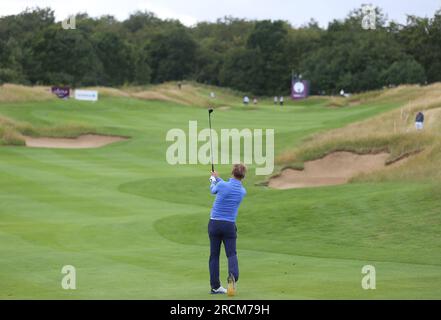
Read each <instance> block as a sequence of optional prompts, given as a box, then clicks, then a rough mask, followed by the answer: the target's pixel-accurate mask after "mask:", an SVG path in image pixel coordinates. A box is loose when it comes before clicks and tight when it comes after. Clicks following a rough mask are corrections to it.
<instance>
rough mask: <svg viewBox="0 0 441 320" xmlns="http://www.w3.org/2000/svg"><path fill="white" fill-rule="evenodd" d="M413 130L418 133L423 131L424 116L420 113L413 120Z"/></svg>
mask: <svg viewBox="0 0 441 320" xmlns="http://www.w3.org/2000/svg"><path fill="white" fill-rule="evenodd" d="M415 128H416V129H417V130H418V131H420V130H423V129H424V114H423V113H422V112H421V111H420V112H418V114H417V115H416V118H415Z"/></svg>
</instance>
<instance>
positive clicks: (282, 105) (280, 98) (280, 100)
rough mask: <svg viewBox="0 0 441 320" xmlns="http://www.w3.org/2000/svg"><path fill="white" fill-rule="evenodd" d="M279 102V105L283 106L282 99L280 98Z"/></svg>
mask: <svg viewBox="0 0 441 320" xmlns="http://www.w3.org/2000/svg"><path fill="white" fill-rule="evenodd" d="M279 101H280V105H281V106H283V102H284V99H283V97H280V99H279Z"/></svg>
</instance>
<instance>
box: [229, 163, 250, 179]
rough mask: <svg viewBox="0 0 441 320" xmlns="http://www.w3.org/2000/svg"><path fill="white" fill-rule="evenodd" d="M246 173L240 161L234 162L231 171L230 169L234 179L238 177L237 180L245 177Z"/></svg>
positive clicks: (245, 168)
mask: <svg viewBox="0 0 441 320" xmlns="http://www.w3.org/2000/svg"><path fill="white" fill-rule="evenodd" d="M246 173H247V167H246V166H245V165H244V164H242V163H239V164H235V165H234V166H233V171H231V174H232V175H233V176H234V177H235V178H236V179H239V180H242V179H243V178H245V175H246Z"/></svg>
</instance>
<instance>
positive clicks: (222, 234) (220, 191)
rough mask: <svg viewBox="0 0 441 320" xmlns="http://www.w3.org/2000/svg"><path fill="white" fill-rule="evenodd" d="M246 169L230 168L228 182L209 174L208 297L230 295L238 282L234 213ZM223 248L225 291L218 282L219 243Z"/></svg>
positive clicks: (239, 165)
mask: <svg viewBox="0 0 441 320" xmlns="http://www.w3.org/2000/svg"><path fill="white" fill-rule="evenodd" d="M246 171H247V168H246V167H245V165H243V164H236V165H234V166H233V171H232V178H230V180H229V181H224V180H222V179H221V178H219V176H218V174H217V172H212V174H211V178H210V181H211V186H210V190H211V194H215V195H216V199H215V200H214V204H213V208H212V210H211V218H210V222H209V223H208V235H209V237H210V261H209V268H210V284H211V293H212V294H225V293H228V295H234V294H235V293H236V282H237V280H238V279H239V264H238V261H237V253H236V238H237V228H236V218H237V212H238V209H239V206H240V203H241V202H242V199H243V197H244V196H245V195H246V190H245V188H244V187H243V186H242V180H243V179H244V178H245V174H246ZM222 242H223V244H224V247H225V253H226V255H227V258H228V274H229V276H228V280H227V281H228V290H227V289H225V288H224V287H222V285H221V283H220V281H219V256H220V250H221V243H222Z"/></svg>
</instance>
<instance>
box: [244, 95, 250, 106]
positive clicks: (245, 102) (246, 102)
mask: <svg viewBox="0 0 441 320" xmlns="http://www.w3.org/2000/svg"><path fill="white" fill-rule="evenodd" d="M249 103H250V98H248V96H245V97H243V104H244V105H248V104H249Z"/></svg>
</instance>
